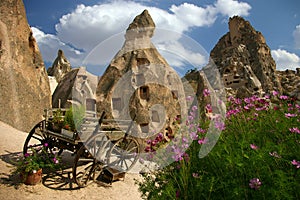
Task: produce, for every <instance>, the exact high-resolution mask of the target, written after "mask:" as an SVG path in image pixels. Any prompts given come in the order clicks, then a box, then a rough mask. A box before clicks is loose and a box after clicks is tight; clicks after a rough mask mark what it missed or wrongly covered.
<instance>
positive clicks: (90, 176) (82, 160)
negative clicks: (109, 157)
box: [73, 134, 110, 187]
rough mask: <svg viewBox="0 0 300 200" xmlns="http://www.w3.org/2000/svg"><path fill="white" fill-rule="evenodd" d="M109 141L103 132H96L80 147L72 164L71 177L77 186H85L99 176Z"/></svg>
mask: <svg viewBox="0 0 300 200" xmlns="http://www.w3.org/2000/svg"><path fill="white" fill-rule="evenodd" d="M109 143H110V141H109V140H107V138H106V136H105V135H104V134H97V135H95V136H93V137H92V138H90V139H89V140H88V142H86V143H84V144H83V145H82V146H81V147H80V149H79V150H78V152H77V153H76V157H75V160H74V166H73V179H74V181H75V182H76V183H77V184H78V186H79V187H85V186H87V185H88V184H90V183H91V182H93V181H95V180H96V179H97V178H98V177H99V176H100V174H101V173H102V171H103V167H104V160H103V155H105V153H106V151H107V148H108V146H109Z"/></svg>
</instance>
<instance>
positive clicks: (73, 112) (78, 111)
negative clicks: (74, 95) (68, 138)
mask: <svg viewBox="0 0 300 200" xmlns="http://www.w3.org/2000/svg"><path fill="white" fill-rule="evenodd" d="M84 117H85V108H84V107H83V106H71V107H70V109H68V110H67V111H66V114H65V117H64V122H63V124H64V126H63V128H64V129H66V130H69V131H72V132H76V130H78V129H79V127H80V126H81V124H82V122H83V119H84Z"/></svg>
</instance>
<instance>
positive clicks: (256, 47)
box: [210, 16, 282, 97]
mask: <svg viewBox="0 0 300 200" xmlns="http://www.w3.org/2000/svg"><path fill="white" fill-rule="evenodd" d="M228 25H229V32H228V33H226V34H225V35H224V36H223V37H222V38H221V39H220V40H219V41H218V43H217V44H216V45H215V47H214V48H213V50H212V51H211V53H210V57H211V58H212V60H213V61H214V63H215V64H216V66H217V67H218V69H219V71H220V73H221V76H222V79H223V82H224V86H225V87H226V88H227V92H228V93H230V94H233V95H237V96H239V97H244V96H249V95H253V94H258V95H260V94H263V93H270V92H271V91H273V90H277V91H281V90H282V88H281V85H280V82H279V80H278V78H277V76H276V64H275V61H274V59H273V58H272V56H271V51H270V48H269V47H268V45H267V43H266V40H265V38H264V36H263V35H262V33H261V32H259V31H256V30H255V29H254V28H253V27H252V26H251V24H250V23H249V22H248V21H246V20H244V19H243V18H242V17H238V16H234V17H232V18H230V19H229V23H228Z"/></svg>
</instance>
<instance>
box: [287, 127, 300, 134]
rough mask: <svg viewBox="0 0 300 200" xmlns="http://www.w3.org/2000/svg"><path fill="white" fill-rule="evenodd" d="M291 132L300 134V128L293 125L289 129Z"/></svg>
mask: <svg viewBox="0 0 300 200" xmlns="http://www.w3.org/2000/svg"><path fill="white" fill-rule="evenodd" d="M289 130H290V131H291V132H292V133H298V134H300V129H299V128H298V127H293V128H290V129H289Z"/></svg>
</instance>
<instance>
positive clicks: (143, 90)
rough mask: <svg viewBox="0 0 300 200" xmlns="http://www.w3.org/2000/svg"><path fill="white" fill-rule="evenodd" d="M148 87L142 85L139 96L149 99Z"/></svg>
mask: <svg viewBox="0 0 300 200" xmlns="http://www.w3.org/2000/svg"><path fill="white" fill-rule="evenodd" d="M149 96H150V95H149V87H148V86H142V87H140V98H141V99H145V100H148V99H149Z"/></svg>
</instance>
